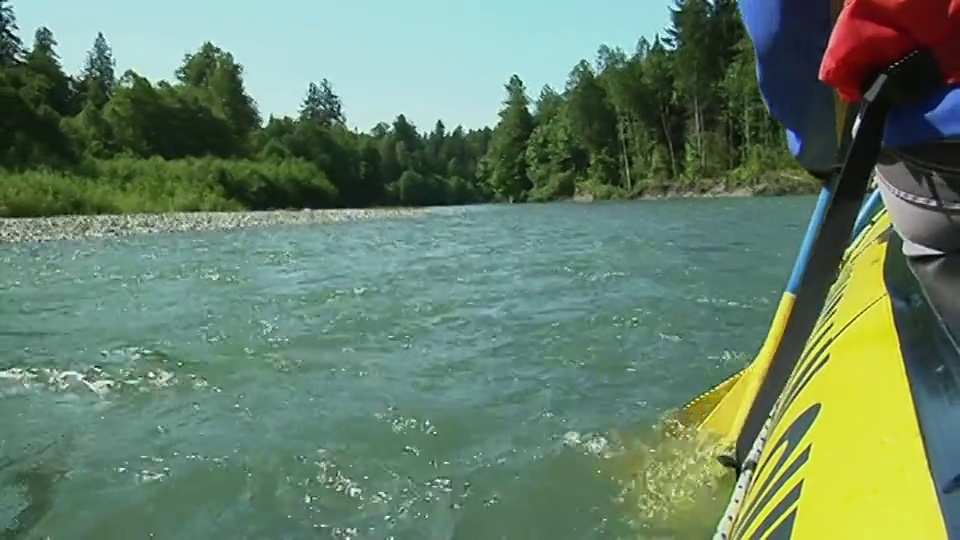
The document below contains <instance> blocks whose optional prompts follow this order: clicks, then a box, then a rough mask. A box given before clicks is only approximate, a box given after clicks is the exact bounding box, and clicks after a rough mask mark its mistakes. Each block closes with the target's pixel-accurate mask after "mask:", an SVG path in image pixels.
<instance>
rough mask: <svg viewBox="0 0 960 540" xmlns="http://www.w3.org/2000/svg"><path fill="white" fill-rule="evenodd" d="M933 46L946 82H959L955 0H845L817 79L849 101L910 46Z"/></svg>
mask: <svg viewBox="0 0 960 540" xmlns="http://www.w3.org/2000/svg"><path fill="white" fill-rule="evenodd" d="M919 48H927V49H930V50H931V51H932V52H933V55H934V56H935V57H936V59H937V63H938V64H939V65H940V71H941V72H942V73H943V74H944V76H945V81H944V82H946V83H951V84H952V83H960V0H845V2H844V6H843V9H842V10H841V11H840V15H839V16H838V17H837V22H836V24H835V25H834V27H833V32H832V34H831V35H830V42H829V44H828V45H827V50H826V53H825V54H824V57H823V61H822V62H821V64H820V80H821V81H823V82H825V83H827V84H829V85H830V86H832V87H833V88H835V89H836V90H837V93H839V94H840V97H841V98H843V99H844V100H846V101H848V102H856V101H859V100H860V99H861V98H862V92H863V86H864V84H866V82H867V79H868V78H869V77H871V76H872V75H875V74H876V72H877V71H879V70H880V69H883V68H885V67H887V66H889V65H890V64H892V63H894V62H896V61H897V60H900V59H901V58H903V57H904V56H906V55H907V54H909V53H910V52H912V51H914V50H916V49H919Z"/></svg>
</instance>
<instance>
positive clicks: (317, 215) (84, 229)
mask: <svg viewBox="0 0 960 540" xmlns="http://www.w3.org/2000/svg"><path fill="white" fill-rule="evenodd" d="M423 212H424V210H418V209H408V208H383V209H379V208H378V209H357V210H353V209H351V210H277V211H269V212H191V213H169V214H124V215H95V216H55V217H40V218H4V219H0V244H9V243H22V242H49V241H55V240H82V239H87V238H104V237H112V236H133V235H141V234H157V233H168V232H181V231H217V230H228V229H242V228H250V227H268V226H277V225H307V224H316V223H336V222H343V221H355V220H361V219H375V218H393V217H408V216H414V215H418V214H422V213H423Z"/></svg>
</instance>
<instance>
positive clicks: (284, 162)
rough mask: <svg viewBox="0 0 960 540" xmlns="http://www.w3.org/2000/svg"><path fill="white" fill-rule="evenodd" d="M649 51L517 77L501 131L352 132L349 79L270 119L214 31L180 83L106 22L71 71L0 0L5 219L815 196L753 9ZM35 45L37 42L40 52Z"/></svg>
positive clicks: (0, 158)
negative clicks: (775, 93)
mask: <svg viewBox="0 0 960 540" xmlns="http://www.w3.org/2000/svg"><path fill="white" fill-rule="evenodd" d="M665 9H670V15H671V17H670V21H671V22H670V25H669V27H668V28H666V29H664V30H663V31H662V32H661V33H659V34H658V35H655V36H652V37H650V38H640V39H639V41H638V42H637V45H636V47H635V49H634V50H632V51H624V50H621V49H619V48H611V47H608V46H605V45H601V46H600V47H599V48H598V51H597V55H596V58H594V59H590V60H588V59H582V60H580V61H579V62H578V63H576V65H574V66H573V68H572V69H571V71H570V73H569V76H568V78H567V81H566V83H565V85H564V87H563V88H551V87H549V86H545V87H543V88H541V89H539V90H534V91H531V90H530V89H528V88H526V86H525V85H524V82H523V80H522V79H521V78H520V76H518V75H513V76H512V77H510V78H509V80H508V81H507V82H506V84H505V85H504V100H503V102H502V108H501V110H500V112H499V117H498V118H499V119H498V121H497V123H496V125H494V126H490V127H485V128H483V129H469V130H468V129H464V128H463V127H461V126H454V127H451V126H448V125H446V124H444V122H443V121H442V119H441V120H438V121H437V122H436V124H435V125H434V126H432V127H429V128H423V127H421V126H415V125H413V124H412V123H411V122H410V121H409V120H408V119H407V118H406V117H404V115H403V114H398V115H397V116H396V118H393V119H392V120H389V119H388V120H385V121H383V122H381V123H379V124H377V125H376V126H373V127H372V128H371V129H370V130H369V131H367V132H360V131H358V130H356V129H350V128H348V127H347V125H346V124H347V122H346V114H347V113H348V111H345V110H344V107H343V102H342V100H341V98H340V97H339V96H338V95H337V93H336V91H335V86H334V83H333V82H331V81H330V80H327V79H325V78H318V79H317V80H316V82H314V83H311V84H310V85H309V87H308V88H306V89H305V92H304V97H303V101H302V103H301V104H300V107H299V109H298V114H297V115H296V117H286V116H284V117H276V116H269V117H268V118H263V116H262V115H261V112H260V111H259V110H258V107H257V103H256V100H255V98H254V97H253V96H251V95H249V94H248V93H247V91H246V89H245V88H244V80H243V74H244V68H243V66H242V64H241V63H240V60H239V59H237V58H235V57H234V56H233V55H232V54H231V53H230V52H229V51H226V50H223V49H221V48H220V47H218V46H217V45H215V44H213V43H210V42H205V43H202V44H201V45H200V46H199V47H198V48H197V49H196V51H195V52H193V53H191V54H187V55H185V56H184V58H183V61H182V63H181V64H180V67H179V68H178V69H177V70H176V72H175V73H173V74H172V75H173V78H172V79H170V80H159V81H151V80H148V79H146V78H144V77H143V76H141V75H139V74H137V73H136V72H135V71H132V70H128V71H126V72H125V73H117V72H116V62H115V59H114V58H115V56H114V55H115V53H118V54H122V51H119V52H116V51H113V50H112V49H111V47H110V44H109V41H108V39H107V37H106V36H104V35H103V34H102V33H96V35H95V38H94V39H93V43H92V47H91V48H90V50H89V52H88V53H87V55H86V60H85V62H84V65H83V67H82V69H81V70H80V72H79V73H76V74H69V73H66V72H65V71H64V69H63V67H62V65H61V62H60V59H59V56H58V54H57V46H58V45H57V41H56V36H55V35H54V33H53V32H52V31H51V30H50V29H49V28H45V27H41V28H38V29H37V30H36V32H35V33H34V35H33V36H32V41H31V39H30V38H29V37H27V36H23V35H21V32H20V29H19V27H18V25H17V21H16V13H15V10H14V6H13V4H12V2H11V0H0V110H2V111H3V113H2V115H0V216H8V217H19V216H43V215H56V214H95V213H131V212H166V211H202V210H242V209H250V210H267V209H280V208H335V207H338V208H339V207H355V208H359V207H373V206H431V205H454V204H472V203H484V202H544V201H551V200H559V199H571V198H574V199H578V198H579V199H586V200H591V199H610V198H640V197H658V196H690V195H717V194H724V193H736V194H754V195H778V194H786V193H801V192H810V191H812V190H814V189H815V188H816V187H817V184H816V181H815V180H813V179H811V178H810V177H809V176H807V175H805V174H804V173H803V172H802V171H801V170H800V169H799V168H797V167H796V165H795V164H794V163H793V161H792V159H791V158H790V155H789V153H788V152H787V150H786V144H785V137H784V134H783V131H782V129H781V127H780V126H779V125H778V124H777V122H776V121H774V120H773V119H771V118H770V116H769V114H768V113H767V110H766V108H765V106H764V103H763V100H762V98H761V96H760V93H759V90H758V87H757V81H756V74H755V63H754V62H755V59H754V53H753V49H752V46H751V43H750V41H749V39H748V38H747V36H746V35H745V32H744V29H743V26H742V23H741V21H740V17H739V13H738V11H737V7H736V0H676V1H675V2H674V5H673V6H672V7H669V8H667V7H665ZM28 42H29V43H28Z"/></svg>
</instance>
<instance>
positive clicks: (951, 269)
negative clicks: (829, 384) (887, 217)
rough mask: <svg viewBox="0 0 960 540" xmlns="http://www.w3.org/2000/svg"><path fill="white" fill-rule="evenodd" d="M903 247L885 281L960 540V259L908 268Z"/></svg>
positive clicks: (948, 516)
mask: <svg viewBox="0 0 960 540" xmlns="http://www.w3.org/2000/svg"><path fill="white" fill-rule="evenodd" d="M902 246H903V241H902V240H901V239H900V237H899V236H897V235H895V234H893V235H890V237H889V241H888V242H887V256H886V262H885V263H884V268H883V274H884V281H885V283H886V286H887V290H888V292H889V293H890V303H891V306H892V310H893V319H894V324H895V326H896V330H897V335H898V338H899V342H900V350H901V355H902V357H903V361H904V367H905V369H906V374H907V379H908V380H909V384H910V392H911V395H912V397H913V404H914V409H915V410H916V414H917V420H918V422H919V425H920V432H921V434H922V437H923V445H924V449H925V451H926V454H927V463H928V466H929V468H930V474H931V477H932V479H933V483H934V486H935V487H936V489H937V497H938V498H939V501H940V509H941V512H942V514H943V520H944V525H945V528H946V530H947V536H948V537H949V538H960V489H957V488H960V459H958V456H960V351H958V350H957V344H956V340H955V339H954V337H955V336H956V335H957V330H958V329H960V255H956V256H948V257H941V258H935V259H931V260H926V261H923V260H920V261H910V262H908V261H907V259H906V258H905V257H904V256H903V254H902V252H901V249H902ZM865 360H866V359H865ZM877 473H878V474H883V472H882V471H877Z"/></svg>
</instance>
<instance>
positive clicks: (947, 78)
mask: <svg viewBox="0 0 960 540" xmlns="http://www.w3.org/2000/svg"><path fill="white" fill-rule="evenodd" d="M842 1H843V0H738V2H739V8H740V13H741V16H742V18H743V22H744V25H745V27H746V29H747V33H748V34H749V36H750V39H751V40H752V41H753V45H754V51H755V53H756V58H757V78H758V82H759V86H760V91H761V93H762V94H763V97H764V100H765V102H766V104H767V108H768V109H769V111H770V114H771V115H772V116H773V117H774V118H776V119H777V120H778V121H780V122H781V123H782V124H783V126H784V128H785V129H786V132H787V142H788V146H789V148H790V151H791V153H792V154H793V156H794V158H796V159H797V161H798V162H799V163H800V165H801V166H803V168H804V169H806V170H807V171H809V172H810V173H811V174H813V175H814V176H817V177H819V178H821V179H827V178H829V175H830V174H831V173H832V171H834V170H836V169H837V168H838V167H839V166H840V163H837V159H838V157H837V146H838V144H839V131H840V130H839V129H838V125H839V123H840V121H839V120H838V113H839V109H840V108H839V107H837V102H836V100H835V94H834V91H836V93H837V94H839V96H840V98H841V99H843V100H844V101H846V102H849V103H855V102H857V101H859V100H860V99H861V97H862V94H861V92H862V89H863V88H864V85H865V83H867V82H869V80H870V77H871V76H872V75H873V74H875V73H876V72H877V70H880V69H883V68H885V67H887V66H889V65H890V64H893V63H894V62H896V61H897V60H899V59H901V58H903V57H905V56H906V55H907V54H909V53H910V52H911V51H914V50H916V49H919V48H925V49H927V50H929V51H931V52H932V53H933V55H934V57H935V58H936V59H937V63H938V65H939V67H940V71H941V72H942V73H943V74H944V84H943V85H942V86H941V87H940V88H939V89H937V90H936V91H934V92H932V93H929V94H927V95H925V97H924V98H923V99H920V100H918V101H914V102H910V103H904V104H898V105H896V106H895V107H894V108H893V109H892V110H891V111H890V114H889V116H888V118H887V124H886V129H885V131H884V139H883V147H882V150H881V153H880V157H879V159H878V162H877V166H876V169H875V175H874V176H875V179H876V183H877V187H878V188H879V190H880V194H881V197H882V198H883V202H884V204H885V205H886V207H887V211H888V212H889V215H890V220H891V222H892V224H893V226H894V228H895V229H896V230H897V232H898V233H899V234H900V236H901V237H903V239H904V248H903V251H904V253H905V254H906V255H907V256H924V255H934V256H936V255H943V254H945V253H949V252H960V84H957V83H960V0H846V1H845V2H844V3H843V6H842V8H841V9H839V10H838V8H839V7H840V5H839V2H842ZM837 13H838V15H837V17H836V19H834V14H837Z"/></svg>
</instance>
